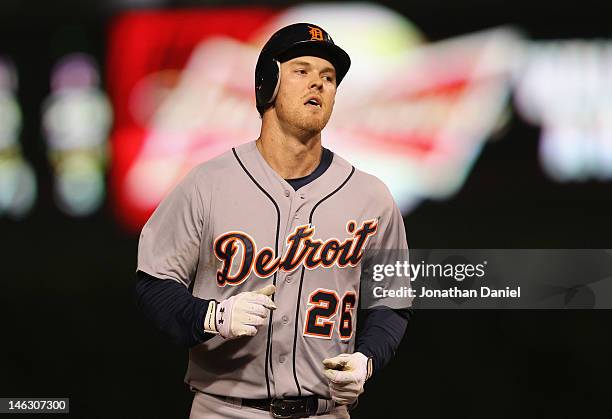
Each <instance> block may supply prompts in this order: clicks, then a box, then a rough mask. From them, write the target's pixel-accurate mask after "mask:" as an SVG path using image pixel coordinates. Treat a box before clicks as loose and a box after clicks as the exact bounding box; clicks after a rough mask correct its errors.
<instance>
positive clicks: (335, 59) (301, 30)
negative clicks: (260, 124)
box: [255, 23, 351, 115]
mask: <svg viewBox="0 0 612 419" xmlns="http://www.w3.org/2000/svg"><path fill="white" fill-rule="evenodd" d="M305 55H311V56H314V57H320V58H324V59H326V60H327V61H329V62H330V63H332V65H333V66H334V68H335V69H336V86H338V85H339V84H340V82H341V81H342V79H343V78H344V76H345V75H346V73H347V71H348V69H349V67H350V66H351V59H350V57H349V56H348V54H347V53H346V52H345V51H344V50H343V49H342V48H340V47H339V46H337V45H336V44H334V41H333V40H332V38H331V36H329V34H328V33H327V32H325V30H323V29H322V28H321V27H319V26H317V25H312V24H310V23H294V24H293V25H289V26H285V27H284V28H282V29H280V30H278V31H277V32H276V33H275V34H274V35H272V37H270V39H269V40H268V42H266V44H265V45H264V47H263V49H262V50H261V53H260V54H259V58H258V59H257V66H256V67H255V99H256V101H257V110H258V111H259V114H260V115H263V113H264V111H265V110H266V109H267V108H269V107H270V106H272V104H273V103H274V99H275V98H276V93H277V92H278V86H279V85H280V63H282V62H285V61H289V60H290V59H292V58H295V57H302V56H305Z"/></svg>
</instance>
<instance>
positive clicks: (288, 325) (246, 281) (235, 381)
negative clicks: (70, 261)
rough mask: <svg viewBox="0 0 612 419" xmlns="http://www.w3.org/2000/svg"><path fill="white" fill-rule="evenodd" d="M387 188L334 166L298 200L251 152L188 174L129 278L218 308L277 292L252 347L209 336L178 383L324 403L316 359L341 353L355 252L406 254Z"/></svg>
mask: <svg viewBox="0 0 612 419" xmlns="http://www.w3.org/2000/svg"><path fill="white" fill-rule="evenodd" d="M406 247H407V244H406V236H405V230H404V224H403V220H402V216H401V214H400V212H399V210H398V208H397V206H396V205H395V202H394V201H393V198H392V196H391V194H390V193H389V190H388V189H387V187H386V186H385V185H384V184H383V183H382V182H381V181H380V180H378V179H377V178H375V177H374V176H371V175H369V174H366V173H364V172H361V171H359V170H356V169H355V168H354V167H352V166H351V165H350V164H349V163H348V162H347V161H345V160H344V159H342V158H341V157H339V156H338V155H334V158H333V161H332V164H331V166H330V167H329V168H328V169H327V171H325V173H323V174H322V175H321V176H320V177H318V178H317V179H315V180H314V181H312V182H311V183H309V184H307V185H305V186H303V187H301V188H300V189H298V190H297V191H294V190H293V188H292V187H291V186H290V185H289V184H288V183H287V182H286V181H285V180H284V179H282V178H281V177H280V176H279V175H278V174H277V173H276V172H275V171H274V170H273V169H272V168H271V167H270V166H269V165H268V164H267V163H266V161H265V160H264V159H263V157H262V156H261V154H260V153H259V151H258V149H257V147H256V145H255V142H250V143H247V144H243V145H241V146H239V147H236V148H235V149H232V150H230V151H228V152H227V153H225V154H223V155H221V156H219V157H217V158H215V159H213V160H210V161H208V162H206V163H203V164H201V165H199V166H197V167H196V168H195V169H193V170H192V171H191V172H190V173H189V174H188V175H187V176H186V177H185V178H184V179H183V180H182V181H181V182H180V183H179V184H178V186H177V187H176V188H175V189H174V190H173V191H172V192H171V193H170V194H169V195H168V196H167V197H166V198H165V199H164V200H163V201H162V203H161V204H160V205H159V207H158V208H157V209H156V211H155V212H154V213H153V215H152V216H151V218H150V219H149V221H148V222H147V223H146V225H145V226H144V228H143V230H142V234H141V236H140V243H139V249H138V269H139V270H141V271H144V272H146V273H148V274H150V275H153V276H155V277H158V278H162V279H168V280H174V281H177V282H179V283H181V284H183V285H185V286H190V285H192V286H193V295H195V296H197V297H200V298H204V299H215V300H217V301H222V300H224V299H226V298H229V297H230V296H232V295H234V294H236V293H240V292H244V291H255V290H257V289H259V288H261V287H263V286H265V285H267V284H270V283H274V284H275V285H276V287H277V290H276V293H275V295H274V301H275V303H276V305H277V307H278V308H277V309H276V310H275V311H273V312H271V313H270V318H269V322H267V324H265V325H264V326H262V327H261V328H260V329H259V331H258V333H257V335H255V336H254V337H244V338H239V339H234V340H224V339H223V338H222V337H221V336H215V337H213V338H212V339H210V340H207V341H206V342H204V343H202V344H200V345H197V346H196V347H194V348H192V349H191V350H190V356H189V366H188V370H187V375H186V379H185V380H186V382H187V383H188V384H189V385H190V386H192V387H194V388H196V389H198V390H200V391H202V392H206V393H211V394H218V395H225V396H232V397H241V398H266V397H288V396H298V395H301V396H306V395H311V394H315V395H318V396H320V397H325V398H329V390H328V384H327V379H326V378H325V377H324V375H323V365H322V363H321V361H322V360H323V359H324V358H327V357H332V356H336V355H338V354H340V353H352V352H353V350H354V345H355V328H356V325H357V316H356V314H357V305H358V302H359V290H360V275H361V271H362V261H363V255H364V251H366V250H367V249H370V248H371V249H405V248H406Z"/></svg>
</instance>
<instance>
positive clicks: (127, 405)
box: [0, 0, 612, 418]
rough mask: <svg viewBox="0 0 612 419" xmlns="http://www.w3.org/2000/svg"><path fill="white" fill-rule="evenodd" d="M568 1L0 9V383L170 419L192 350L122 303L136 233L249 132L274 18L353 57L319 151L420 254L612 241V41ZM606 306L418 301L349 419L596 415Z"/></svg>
mask: <svg viewBox="0 0 612 419" xmlns="http://www.w3.org/2000/svg"><path fill="white" fill-rule="evenodd" d="M608 20H609V19H607V15H606V13H605V7H604V3H602V2H597V1H591V0H586V1H582V2H559V1H555V2H553V1H551V0H543V1H533V0H532V1H526V0H518V1H514V2H505V1H501V0H488V1H481V0H460V1H455V2H450V1H438V0H429V1H422V0H412V1H408V2H400V1H385V2H380V3H366V2H363V3H341V2H336V3H329V2H314V3H295V2H280V1H267V2H238V1H227V2H220V1H208V2H207V1H197V0H185V1H164V0H112V1H111V0H107V1H101V0H100V1H89V2H77V1H76V0H74V1H67V0H56V1H54V2H46V3H43V2H34V1H20V2H18V1H4V2H2V3H1V4H0V238H1V242H0V243H1V248H0V249H1V253H0V255H1V258H2V259H1V260H2V261H3V262H4V264H3V267H2V271H3V278H2V281H1V282H0V319H1V320H0V324H1V326H2V327H1V331H2V339H1V342H2V344H1V345H0V396H2V397H9V396H15V397H17V396H20V397H29V396H31V397H34V396H55V397H70V398H71V413H72V415H73V416H75V417H87V418H108V417H143V418H144V417H150V418H153V417H156V418H157V417H158V418H169V417H186V415H187V412H188V410H189V406H190V397H191V396H190V393H189V392H188V391H187V389H186V388H185V387H184V386H183V385H182V376H183V374H184V371H185V367H186V352H185V351H184V350H182V349H180V348H176V347H173V346H172V345H171V344H170V343H169V342H167V341H166V340H165V339H164V337H163V336H161V335H159V334H158V333H157V332H156V331H155V330H154V329H153V328H152V327H151V326H150V325H149V324H147V323H146V322H145V321H144V320H143V319H142V318H141V317H140V315H139V313H137V311H136V308H135V306H134V303H133V297H132V285H133V282H134V269H135V258H136V246H137V240H138V231H139V228H140V226H141V225H142V224H143V222H144V221H145V220H146V218H147V216H148V215H149V214H150V212H151V211H152V209H154V208H155V206H156V205H157V203H158V202H159V200H160V199H161V197H163V196H164V194H165V193H166V192H167V191H168V189H169V188H171V187H172V185H174V184H175V183H176V181H177V180H178V179H180V178H181V176H182V175H184V174H185V172H186V171H187V170H189V169H190V168H191V167H193V165H195V164H197V163H198V162H200V161H203V160H206V159H209V158H211V157H213V156H215V155H217V154H219V153H221V152H223V151H225V150H226V149H228V148H229V147H231V146H233V145H236V144H239V143H241V142H244V141H250V140H252V139H254V138H256V136H257V133H258V126H259V119H258V115H257V112H256V110H255V107H254V97H253V94H252V93H253V88H252V83H253V69H254V65H255V61H256V57H257V54H258V51H259V48H260V47H261V45H262V44H263V42H264V41H265V39H267V37H268V36H269V34H271V33H272V32H273V31H274V30H275V29H276V28H278V27H280V26H283V25H284V24H286V23H289V22H295V21H312V22H314V23H318V24H320V25H322V26H323V27H324V28H326V29H327V30H329V32H330V33H331V34H332V36H333V37H334V39H335V41H336V42H337V43H338V44H340V45H342V46H343V47H344V48H345V49H346V50H347V51H348V52H349V54H350V55H351V57H352V59H353V68H352V69H351V71H350V72H349V75H348V76H347V79H346V81H345V82H343V85H342V86H341V88H340V89H339V92H338V99H337V106H336V110H335V113H334V115H333V117H332V122H331V123H330V126H329V127H328V128H327V130H326V131H325V132H324V137H323V138H324V143H325V144H326V145H327V146H329V147H330V148H332V149H333V150H335V151H337V152H338V153H339V154H341V155H343V156H344V157H346V158H348V159H349V160H351V161H353V162H354V163H355V164H356V165H357V166H358V167H360V168H363V169H365V170H368V171H370V172H373V173H375V174H377V175H378V176H380V177H381V178H383V179H384V180H385V181H386V182H387V183H388V184H389V186H390V187H391V189H392V192H393V193H394V195H395V198H396V199H397V201H398V203H399V204H400V205H401V207H402V209H403V211H404V215H405V222H406V228H407V232H408V238H409V244H410V245H411V246H412V247H415V248H436V247H438V248H453V247H457V248H609V247H612V246H611V243H612V222H611V214H612V38H611V36H612V33H610V26H609V22H608ZM610 319H611V316H610V314H609V313H608V312H607V311H471V312H470V311H441V312H437V311H422V312H419V313H417V316H416V318H415V319H414V321H413V322H412V323H411V324H410V326H409V330H408V333H407V336H406V338H405V339H404V342H403V343H402V346H401V348H400V350H399V352H398V354H397V356H396V358H395V359H394V361H393V362H392V364H391V365H390V366H389V367H388V368H387V369H386V370H385V371H384V372H383V373H382V374H380V376H379V377H376V378H375V379H374V380H373V381H372V382H371V383H369V385H368V387H369V388H368V390H367V392H366V393H365V395H364V396H363V397H362V400H361V402H360V406H359V407H358V408H357V410H356V411H355V413H354V415H353V416H354V417H363V418H366V417H374V416H378V417H381V416H382V417H420V418H447V417H458V418H480V417H508V418H510V417H512V418H514V417H538V418H543V417H546V418H548V417H567V418H570V417H571V418H573V417H580V418H586V417H595V416H597V417H606V416H608V415H609V414H610V412H611V410H612V409H611V408H610V406H609V403H607V399H608V395H607V393H608V391H609V377H610V375H611V372H612V368H611V361H610V356H609V354H610V350H611V349H612V332H611V331H610V327H609V324H610Z"/></svg>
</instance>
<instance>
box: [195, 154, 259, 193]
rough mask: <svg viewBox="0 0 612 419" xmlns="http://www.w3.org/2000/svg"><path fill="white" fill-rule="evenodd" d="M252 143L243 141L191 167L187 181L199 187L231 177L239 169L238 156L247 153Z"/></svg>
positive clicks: (203, 187)
mask: <svg viewBox="0 0 612 419" xmlns="http://www.w3.org/2000/svg"><path fill="white" fill-rule="evenodd" d="M253 144H254V143H245V144H242V145H239V146H237V147H233V148H230V149H229V150H227V151H225V152H223V153H222V154H220V155H218V156H217V157H214V158H212V159H210V160H207V161H205V162H202V163H199V164H198V165H196V166H195V167H193V168H192V169H191V170H190V171H189V173H188V174H187V175H186V176H185V180H186V181H187V182H191V183H195V184H196V185H197V186H198V187H199V188H202V189H205V188H206V185H211V184H214V183H218V182H222V181H223V180H224V179H227V178H228V177H231V176H232V175H233V173H234V172H237V171H241V170H242V169H241V167H240V158H241V157H244V156H245V155H248V154H249V153H250V152H251V151H252V150H251V149H253V148H254V146H253Z"/></svg>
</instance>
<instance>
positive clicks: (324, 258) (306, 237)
mask: <svg viewBox="0 0 612 419" xmlns="http://www.w3.org/2000/svg"><path fill="white" fill-rule="evenodd" d="M356 226H357V222H356V221H353V220H351V221H349V222H348V223H347V224H346V231H347V232H348V233H349V234H351V236H350V237H348V238H346V239H345V240H344V241H342V242H340V241H339V240H337V239H335V238H331V239H328V240H327V241H322V240H320V239H313V236H314V234H315V228H314V227H312V226H310V225H309V224H307V225H301V226H298V227H296V228H295V230H294V231H293V233H291V235H289V236H288V237H287V244H288V245H289V246H288V247H287V249H286V250H285V253H284V254H283V255H282V257H281V256H277V255H275V253H274V250H273V249H272V248H270V247H264V248H262V249H260V250H259V251H258V250H257V245H256V243H255V241H254V240H253V238H252V237H251V236H249V235H248V234H247V233H244V232H242V231H230V232H227V233H224V234H222V235H220V236H219V237H217V238H216V239H215V242H214V250H215V256H216V257H217V259H219V260H220V261H221V262H222V263H223V265H222V266H221V269H219V270H218V271H217V284H218V285H219V286H221V287H224V286H225V285H227V284H229V285H238V284H241V283H242V282H243V281H244V280H245V279H247V278H248V277H249V275H250V274H251V273H252V272H253V273H255V275H257V276H258V277H260V278H267V277H269V276H271V275H273V274H274V273H275V272H277V271H279V270H282V271H285V272H291V271H293V270H295V269H296V268H297V267H298V266H301V265H304V266H305V267H306V268H308V269H314V268H317V267H319V266H323V267H326V268H328V267H330V266H332V265H334V264H336V265H337V266H338V267H341V268H344V267H346V266H348V265H350V266H357V264H358V263H359V261H360V260H361V258H362V257H363V249H364V247H365V245H366V242H367V240H368V238H369V237H370V236H372V235H374V234H376V230H377V228H378V222H377V220H367V221H364V222H363V223H361V226H360V227H359V228H358V229H356ZM240 248H242V252H240V256H241V260H240V261H239V262H240V263H239V266H240V267H239V268H238V271H237V272H235V273H232V267H233V266H234V259H235V257H236V256H237V255H238V254H239V250H240ZM236 264H238V263H236ZM234 270H235V269H234Z"/></svg>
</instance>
